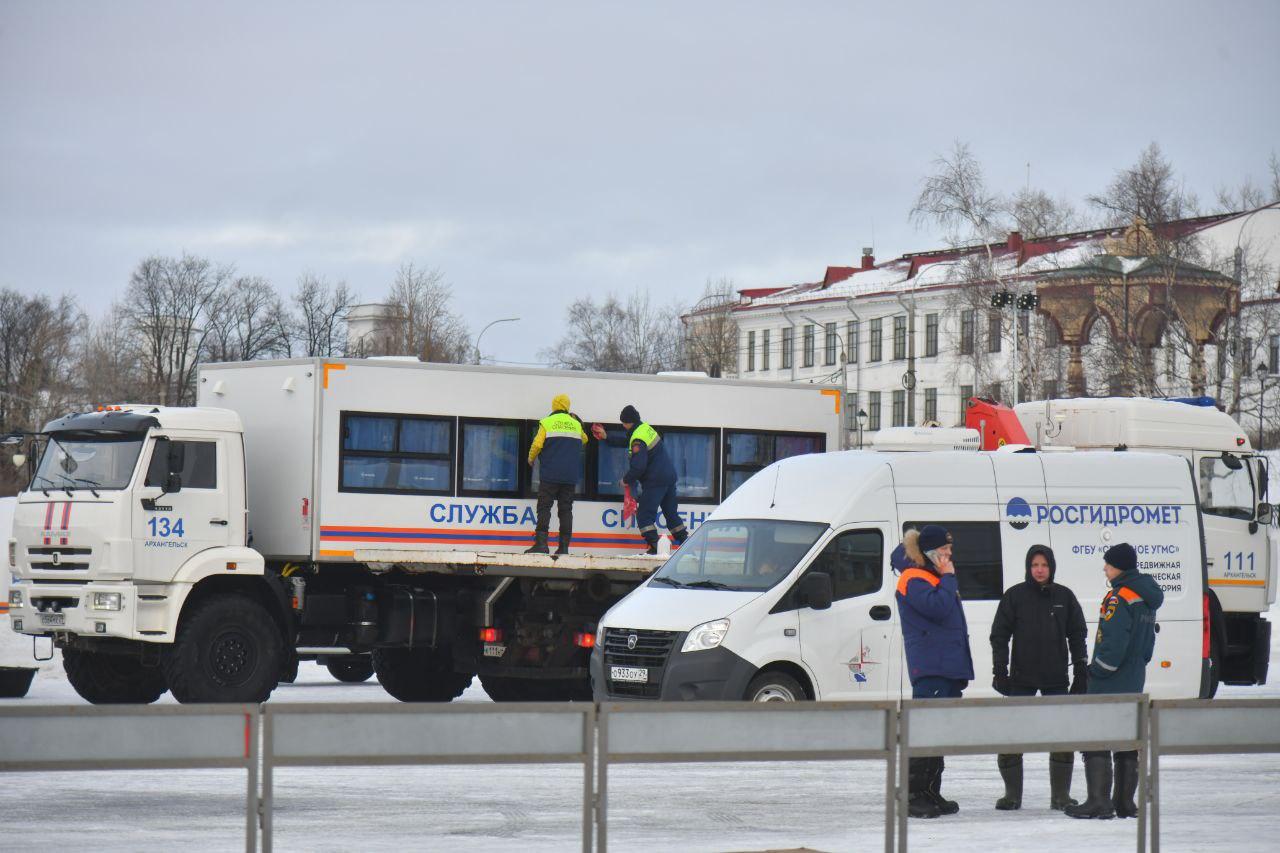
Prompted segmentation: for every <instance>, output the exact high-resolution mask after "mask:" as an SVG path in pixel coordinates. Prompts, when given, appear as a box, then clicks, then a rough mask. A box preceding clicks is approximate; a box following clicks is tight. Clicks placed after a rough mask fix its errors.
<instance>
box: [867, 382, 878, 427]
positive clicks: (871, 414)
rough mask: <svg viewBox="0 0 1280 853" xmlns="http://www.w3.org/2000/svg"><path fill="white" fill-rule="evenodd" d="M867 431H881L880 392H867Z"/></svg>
mask: <svg viewBox="0 0 1280 853" xmlns="http://www.w3.org/2000/svg"><path fill="white" fill-rule="evenodd" d="M867 429H869V430H871V431H872V432H875V431H876V430H878V429H880V392H879V391H868V392H867Z"/></svg>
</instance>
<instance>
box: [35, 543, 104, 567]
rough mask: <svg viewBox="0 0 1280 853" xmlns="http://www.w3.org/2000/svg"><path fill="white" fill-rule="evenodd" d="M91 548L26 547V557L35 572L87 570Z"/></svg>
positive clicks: (91, 553)
mask: <svg viewBox="0 0 1280 853" xmlns="http://www.w3.org/2000/svg"><path fill="white" fill-rule="evenodd" d="M92 556H93V549H92V548H70V547H67V546H65V545H64V546H62V547H58V546H57V545H54V546H52V547H50V546H44V547H41V548H28V549H27V559H28V560H29V561H30V563H31V568H32V570H33V571H37V572H87V571H88V570H89V560H90V558H91V557H92Z"/></svg>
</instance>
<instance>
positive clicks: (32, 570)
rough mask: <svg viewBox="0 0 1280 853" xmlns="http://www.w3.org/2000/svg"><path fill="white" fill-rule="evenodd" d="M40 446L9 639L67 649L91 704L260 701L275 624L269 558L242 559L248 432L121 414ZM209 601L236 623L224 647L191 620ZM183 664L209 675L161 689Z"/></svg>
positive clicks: (184, 414)
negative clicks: (168, 695)
mask: <svg viewBox="0 0 1280 853" xmlns="http://www.w3.org/2000/svg"><path fill="white" fill-rule="evenodd" d="M38 438H39V439H40V440H41V441H42V443H43V449H42V452H40V454H39V457H38V462H37V463H36V465H35V469H34V472H33V474H32V478H31V483H30V485H29V486H28V488H27V489H26V490H25V491H23V492H22V493H21V494H20V495H19V496H18V504H17V508H16V510H15V513H14V523H13V538H12V539H11V540H10V542H9V560H10V567H11V572H12V574H13V576H14V581H13V583H12V585H11V589H10V602H9V603H10V619H11V623H12V627H13V630H14V631H17V632H19V633H22V634H27V635H30V636H33V637H47V638H50V639H51V640H52V641H53V643H54V645H56V646H57V647H59V648H61V649H62V651H63V662H64V666H65V668H66V670H67V675H68V678H69V679H70V680H71V682H72V685H73V686H74V687H75V688H76V690H77V691H78V692H79V693H80V694H81V695H82V696H85V698H88V699H90V701H108V702H110V701H117V702H149V701H154V699H156V698H157V697H158V696H160V695H161V694H163V693H164V692H165V690H167V689H170V688H171V687H172V688H173V689H174V692H175V695H178V696H179V698H189V699H204V700H209V699H218V698H225V697H226V696H228V695H240V696H244V698H245V699H250V698H252V697H253V696H258V695H261V696H263V697H264V698H265V693H263V692H262V691H263V689H264V686H265V685H267V683H268V682H269V684H270V687H274V686H275V683H276V680H277V676H278V672H279V669H280V643H279V641H278V639H277V640H274V641H271V640H267V641H264V639H263V638H264V637H268V636H269V634H268V633H267V632H266V630H265V629H267V628H270V627H272V626H273V625H274V624H275V622H276V617H275V616H273V615H271V614H272V607H271V605H272V603H273V602H272V599H273V596H272V595H271V593H270V592H269V590H268V589H266V587H265V581H264V578H263V560H262V557H261V556H260V555H258V554H257V553H256V552H254V551H253V550H251V549H250V548H249V547H247V539H248V531H247V530H246V514H245V469H244V449H243V440H242V431H241V425H240V419H239V417H238V416H237V415H236V414H235V413H234V412H229V411H225V410H220V409H200V408H167V407H159V406H112V407H108V408H105V409H102V410H100V411H95V412H86V413H77V414H71V415H67V416H66V417H63V418H59V419H58V420H55V421H52V422H50V423H49V424H47V425H46V426H45V428H44V429H43V430H42V431H41V433H40V434H39V436H38ZM229 596H230V597H229ZM215 600H216V601H221V602H222V604H221V605H218V606H219V607H220V608H221V609H229V610H237V609H238V610H240V611H242V613H241V616H240V617H239V618H238V620H236V622H237V624H236V625H233V626H231V627H230V628H228V629H227V630H224V631H221V632H220V633H219V632H218V631H215V630H212V629H207V630H201V629H200V627H199V625H198V624H196V623H197V622H198V621H199V620H195V619H193V618H191V617H196V616H199V614H200V612H202V611H203V610H206V609H208V608H209V607H210V606H212V605H211V602H215ZM206 621H213V620H212V619H209V618H206ZM243 623H252V624H247V627H246V624H243ZM193 626H194V627H193ZM277 636H278V635H277ZM184 656H185V657H198V658H199V659H200V660H201V661H203V665H202V666H200V667H196V668H193V669H191V670H190V671H187V672H185V674H184V675H182V676H181V677H178V678H176V679H171V678H168V677H166V674H165V671H166V670H171V669H172V665H171V664H172V662H173V661H175V660H178V659H180V658H182V657H184ZM266 690H267V692H269V687H268V688H266Z"/></svg>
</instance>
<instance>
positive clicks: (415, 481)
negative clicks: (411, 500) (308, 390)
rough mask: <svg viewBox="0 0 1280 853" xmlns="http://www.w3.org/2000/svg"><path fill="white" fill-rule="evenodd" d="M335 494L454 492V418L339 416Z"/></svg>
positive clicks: (445, 493) (437, 493)
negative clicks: (340, 442)
mask: <svg viewBox="0 0 1280 853" xmlns="http://www.w3.org/2000/svg"><path fill="white" fill-rule="evenodd" d="M338 467H339V483H338V491H342V492H412V493H415V494H435V495H447V494H450V493H451V492H452V491H453V488H452V486H453V420H452V419H444V418H424V417H413V416H408V415H400V416H396V415H390V416H388V415H365V414H347V413H343V415H342V451H341V454H340V458H339V463H338Z"/></svg>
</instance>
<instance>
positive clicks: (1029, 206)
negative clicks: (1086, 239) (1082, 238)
mask: <svg viewBox="0 0 1280 853" xmlns="http://www.w3.org/2000/svg"><path fill="white" fill-rule="evenodd" d="M1004 206H1005V211H1006V213H1007V215H1008V216H1009V218H1010V219H1012V223H1011V224H1012V225H1013V227H1014V228H1015V229H1016V230H1017V231H1018V232H1019V233H1021V234H1022V236H1023V237H1026V238H1027V239H1029V240H1033V239H1036V238H1038V237H1047V236H1048V235H1050V234H1065V233H1067V232H1069V231H1076V230H1079V229H1080V228H1083V227H1084V222H1083V220H1082V217H1081V216H1080V214H1079V213H1077V211H1076V209H1075V206H1074V205H1073V204H1072V203H1071V202H1070V200H1068V199H1066V198H1056V199H1055V198H1053V197H1052V196H1050V195H1049V194H1048V193H1047V192H1045V191H1044V190H1041V189H1035V188H1033V187H1027V188H1026V189H1022V190H1019V191H1018V192H1016V193H1014V194H1013V195H1012V196H1011V197H1009V198H1008V199H1007V200H1006V201H1005V203H1004Z"/></svg>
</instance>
